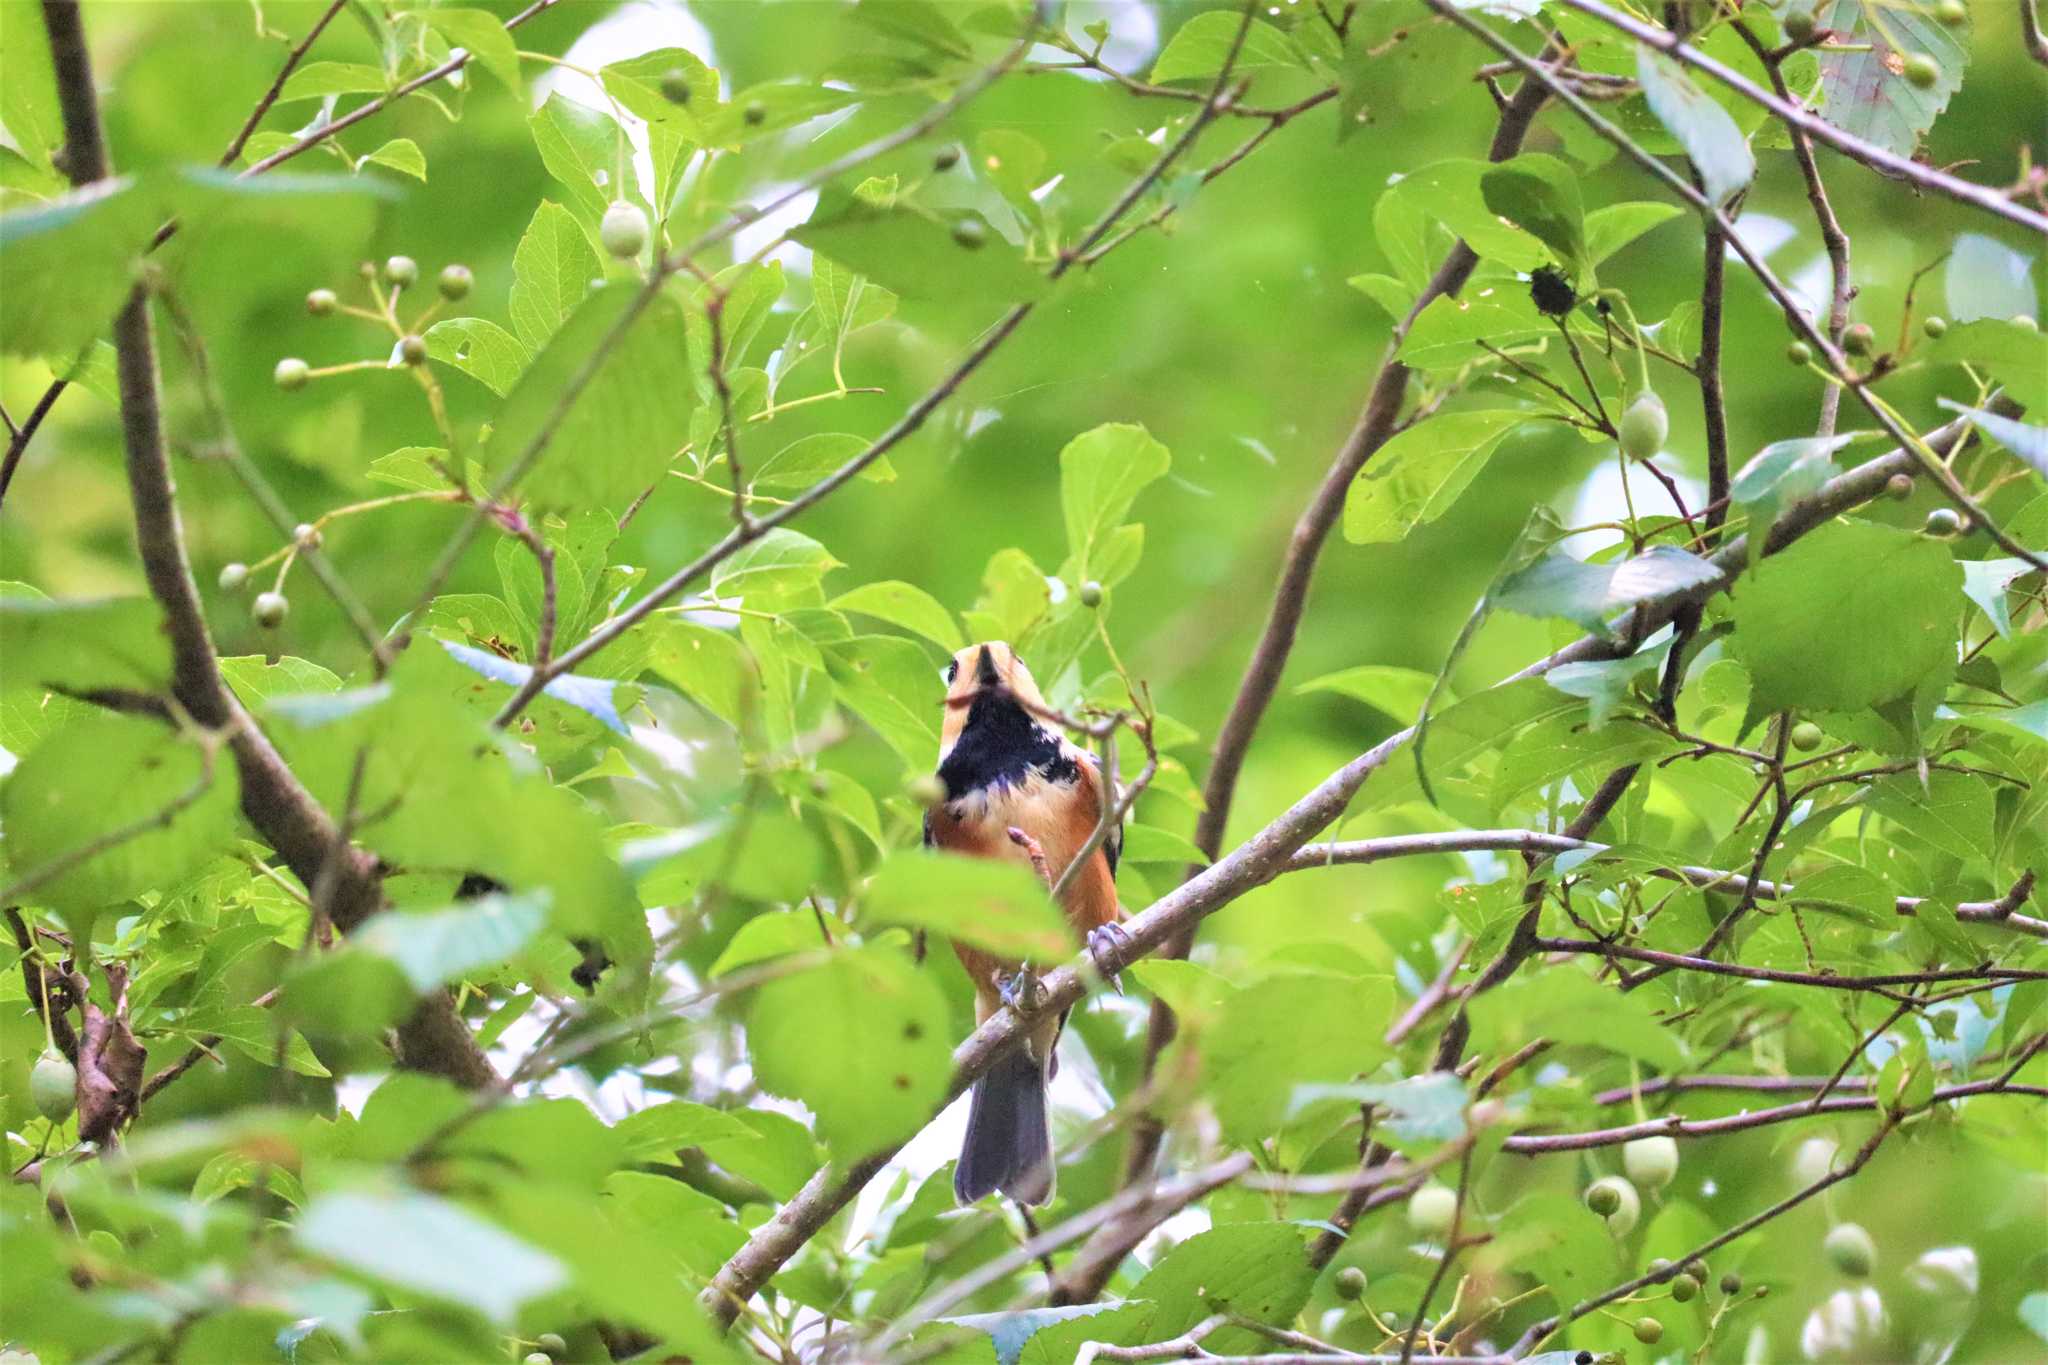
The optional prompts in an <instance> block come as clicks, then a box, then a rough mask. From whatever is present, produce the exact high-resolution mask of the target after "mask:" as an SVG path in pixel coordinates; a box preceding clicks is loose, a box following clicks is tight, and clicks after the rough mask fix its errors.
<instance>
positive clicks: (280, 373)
mask: <svg viewBox="0 0 2048 1365" xmlns="http://www.w3.org/2000/svg"><path fill="white" fill-rule="evenodd" d="M312 377H313V369H312V367H311V366H310V365H308V364H306V362H305V361H303V360H300V359H299V358H298V357H296V356H286V357H285V358H284V359H283V360H280V361H278V362H277V368H276V369H274V370H272V371H271V372H270V378H271V380H272V382H274V383H275V384H276V385H277V386H278V387H279V388H280V389H283V390H284V391H285V392H286V393H292V392H295V391H297V390H299V389H303V388H305V387H306V381H307V380H309V379H311V378H312Z"/></svg>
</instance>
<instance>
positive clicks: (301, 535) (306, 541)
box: [292, 521, 325, 550]
mask: <svg viewBox="0 0 2048 1365" xmlns="http://www.w3.org/2000/svg"><path fill="white" fill-rule="evenodd" d="M324 538H325V537H323V536H322V535H321V534H320V528H319V527H317V526H315V525H314V524H313V523H312V522H310V521H302V522H300V523H299V524H298V525H297V526H294V527H292V544H294V545H296V546H298V547H299V548H300V549H301V550H317V549H319V548H320V542H321V541H322V540H323V539H324Z"/></svg>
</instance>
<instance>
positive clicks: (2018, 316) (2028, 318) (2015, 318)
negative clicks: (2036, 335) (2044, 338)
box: [2006, 313, 2041, 332]
mask: <svg viewBox="0 0 2048 1365" xmlns="http://www.w3.org/2000/svg"><path fill="white" fill-rule="evenodd" d="M2006 321H2008V322H2010V323H2011V324H2012V325H2013V326H2015V327H2024V328H2026V329H2027V330H2028V331H2029V332H2038V331H2040V330H2041V324H2040V323H2038V322H2036V321H2034V315H2033V314H2032V313H2014V314H2013V315H2012V316H2011V317H2010V318H2007V319H2006Z"/></svg>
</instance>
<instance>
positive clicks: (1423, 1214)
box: [1408, 1183, 1458, 1237]
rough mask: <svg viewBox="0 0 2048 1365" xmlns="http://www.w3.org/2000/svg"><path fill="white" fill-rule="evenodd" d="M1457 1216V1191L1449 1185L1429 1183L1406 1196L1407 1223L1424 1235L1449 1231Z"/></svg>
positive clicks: (1434, 1235)
mask: <svg viewBox="0 0 2048 1365" xmlns="http://www.w3.org/2000/svg"><path fill="white" fill-rule="evenodd" d="M1457 1216H1458V1192H1457V1191H1456V1190H1454V1189H1452V1188H1451V1187H1450V1186H1449V1185H1439V1184H1435V1183H1431V1184H1428V1185H1424V1186H1423V1187H1422V1188H1421V1189H1419V1190H1417V1191H1416V1192H1415V1193H1413V1194H1411V1195H1409V1196H1408V1223H1409V1225H1410V1226H1411V1227H1413V1228H1414V1229H1415V1230H1416V1231H1417V1232H1419V1233H1421V1234H1423V1235H1424V1236H1425V1237H1440V1236H1442V1235H1443V1234H1444V1233H1447V1232H1449V1231H1450V1230H1451V1224H1452V1223H1453V1222H1454V1221H1456V1219H1457Z"/></svg>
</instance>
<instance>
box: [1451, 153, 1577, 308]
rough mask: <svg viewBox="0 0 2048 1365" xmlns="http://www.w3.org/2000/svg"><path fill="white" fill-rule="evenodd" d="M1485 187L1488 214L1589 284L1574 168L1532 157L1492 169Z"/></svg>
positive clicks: (1484, 177)
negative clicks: (1511, 226) (1541, 246)
mask: <svg viewBox="0 0 2048 1365" xmlns="http://www.w3.org/2000/svg"><path fill="white" fill-rule="evenodd" d="M1479 184H1480V191H1481V193H1482V194H1484V195H1485V197H1486V207H1487V208H1489V209H1491V210H1492V211H1493V212H1494V213H1496V214H1498V215H1500V216H1501V217H1502V218H1505V219H1507V220H1508V221H1509V222H1510V223H1513V224H1514V225H1515V226H1516V227H1519V228H1521V229H1523V230H1524V231H1525V232H1528V233H1529V234H1531V235H1532V236H1534V237H1536V238H1538V239H1540V240H1541V241H1542V242H1543V244H1544V245H1545V246H1547V247H1549V248H1550V249H1551V251H1552V252H1554V253H1555V254H1556V257H1557V263H1558V264H1559V265H1560V266H1562V267H1564V270H1565V273H1566V274H1568V275H1570V276H1571V277H1572V278H1573V279H1574V280H1576V281H1579V282H1581V283H1583V282H1585V281H1586V280H1587V279H1588V278H1589V276H1590V275H1591V272H1592V262H1591V260H1590V259H1589V258H1588V256H1587V254H1586V221H1585V208H1584V206H1583V205H1582V204H1581V203H1580V200H1579V178H1578V176H1577V175H1575V174H1573V172H1572V169H1571V167H1569V166H1567V165H1565V164H1564V162H1562V161H1559V160H1558V159H1557V158H1556V157H1554V156H1544V155H1542V154H1540V153H1537V152H1526V153H1524V154H1523V155H1521V156H1518V157H1515V158H1514V159H1512V160H1510V161H1504V162H1502V163H1501V164H1499V165H1497V166H1494V167H1491V168H1490V169H1488V170H1487V171H1486V172H1485V174H1484V175H1482V176H1481V177H1480V182H1479Z"/></svg>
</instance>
